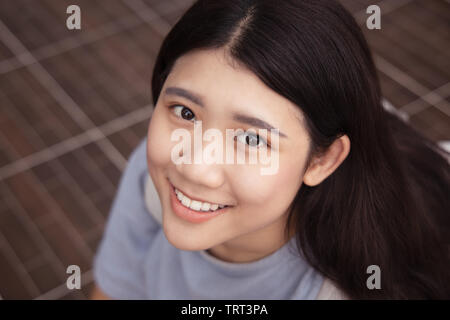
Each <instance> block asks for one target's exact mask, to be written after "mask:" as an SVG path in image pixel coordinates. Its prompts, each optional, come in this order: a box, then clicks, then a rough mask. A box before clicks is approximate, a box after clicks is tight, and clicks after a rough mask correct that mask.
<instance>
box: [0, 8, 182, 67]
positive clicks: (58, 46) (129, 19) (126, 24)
mask: <svg viewBox="0 0 450 320" xmlns="http://www.w3.org/2000/svg"><path fill="white" fill-rule="evenodd" d="M178 10H179V8H177V7H173V8H171V9H169V10H165V11H164V12H163V14H171V13H173V12H176V11H178ZM143 23H145V22H144V21H143V20H142V18H140V17H137V16H136V14H130V15H129V16H126V17H125V18H122V19H121V20H120V21H119V22H117V21H114V22H108V23H105V24H104V25H101V26H100V27H98V28H96V29H94V30H91V31H90V32H89V33H87V34H82V35H81V36H78V35H76V36H69V37H66V38H64V39H62V40H59V41H57V42H53V43H50V44H47V45H43V46H41V47H39V48H36V49H33V50H30V51H29V53H30V54H31V55H32V56H33V57H34V58H35V60H36V62H40V61H42V60H44V59H47V58H51V57H54V56H57V55H59V54H62V53H65V52H67V51H70V50H73V49H76V48H79V47H82V46H84V45H87V44H91V43H94V42H96V41H100V40H103V39H105V38H107V37H109V36H112V35H115V34H117V33H120V32H123V31H127V30H129V29H132V28H134V27H137V26H139V25H141V24H143ZM33 63H35V62H34V61H32V60H29V59H27V52H22V53H19V54H18V55H14V56H13V57H11V58H8V59H5V60H3V61H0V74H4V73H8V72H11V71H14V70H17V69H20V68H22V67H26V66H28V65H30V64H33Z"/></svg>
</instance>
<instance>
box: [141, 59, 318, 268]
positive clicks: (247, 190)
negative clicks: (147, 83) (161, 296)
mask: <svg viewBox="0 0 450 320" xmlns="http://www.w3.org/2000/svg"><path fill="white" fill-rule="evenodd" d="M229 61H230V60H229V59H227V58H226V56H225V54H224V51H222V50H202V51H194V52H191V53H188V54H186V55H184V56H182V57H180V58H179V59H178V60H177V61H176V63H175V65H174V67H173V68H172V71H171V73H170V74H169V76H168V77H167V80H166V81H165V83H164V86H163V88H162V90H161V94H160V96H159V99H158V102H157V105H156V107H155V109H154V113H153V115H152V118H151V121H150V126H149V130H148V145H147V154H148V167H149V172H150V175H151V177H152V179H153V181H154V184H155V186H156V189H157V191H158V194H159V197H160V199H161V205H162V209H163V229H164V232H165V235H166V237H167V239H168V240H169V242H170V243H171V244H172V245H174V246H175V247H177V248H179V249H182V250H206V249H210V250H209V252H210V253H211V254H213V255H216V256H217V257H219V258H222V259H224V260H229V261H249V260H254V259H258V258H260V257H262V256H265V255H267V254H269V253H271V252H273V251H275V250H276V249H278V248H279V247H281V246H282V245H283V244H284V243H285V242H286V239H285V238H284V233H283V232H284V228H285V224H286V219H287V210H288V207H289V206H290V204H291V202H292V200H293V199H294V197H295V195H296V193H297V192H298V190H299V188H300V187H301V184H302V180H303V173H304V169H305V164H306V160H307V155H308V150H309V137H308V134H307V131H306V128H305V126H304V125H303V121H302V114H301V112H300V110H299V108H298V107H296V106H295V105H294V104H292V103H291V102H290V101H289V100H287V99H285V98H284V97H282V96H280V95H279V94H277V93H276V92H274V91H273V90H271V89H270V88H269V87H267V86H266V85H265V84H264V83H263V82H262V81H261V80H260V79H259V78H257V77H256V76H255V75H254V74H253V73H252V72H250V71H248V70H247V69H244V68H237V67H232V66H231V65H230V63H229ZM194 121H201V122H202V129H203V131H206V130H207V129H212V128H214V129H217V130H219V131H221V132H223V137H224V139H226V129H235V130H236V129H243V130H244V131H246V130H248V129H250V128H252V129H254V130H255V131H256V133H259V128H260V127H263V126H267V125H270V126H272V127H274V128H277V129H279V131H280V137H279V144H278V147H277V148H276V149H275V148H274V149H271V150H270V152H271V155H272V156H275V155H276V156H277V157H278V161H279V167H278V170H277V172H276V173H275V174H272V175H262V174H261V170H260V169H261V167H264V166H265V165H263V164H259V163H257V164H249V163H245V164H237V163H223V164H217V163H213V164H206V163H198V164H197V163H192V164H175V163H174V162H173V161H172V158H171V154H172V149H173V148H174V146H175V145H176V144H177V143H178V142H176V141H171V136H172V133H173V132H174V131H175V130H176V129H186V130H187V131H189V132H190V133H191V135H192V137H194ZM270 137H271V136H270V131H269V134H268V135H267V136H264V137H261V138H262V139H259V142H258V138H257V137H255V136H250V135H248V134H243V135H240V136H239V137H237V138H236V140H235V141H234V148H235V150H237V149H241V150H245V152H247V154H248V152H250V150H252V148H259V147H260V146H263V145H264V142H263V141H265V140H267V142H268V143H269V144H270ZM225 143H226V142H225V141H224V143H223V145H224V146H225ZM207 144H208V142H203V146H206V145H207ZM246 144H247V145H246ZM249 144H250V145H249ZM242 148H244V149H242ZM192 150H194V147H192ZM224 153H225V152H224ZM235 153H236V151H235ZM173 186H174V187H175V188H176V189H177V190H179V191H181V192H182V193H183V194H185V195H187V196H188V197H190V198H191V199H194V200H201V201H204V202H208V203H211V204H224V205H229V207H228V208H226V210H223V212H221V213H219V214H217V215H215V216H214V217H212V218H211V219H208V220H206V221H203V222H201V223H198V222H197V223H194V222H192V221H189V220H186V219H185V218H183V217H182V216H180V215H179V214H176V213H175V211H176V210H178V209H175V211H174V207H173V204H172V203H171V201H173V195H172V192H173Z"/></svg>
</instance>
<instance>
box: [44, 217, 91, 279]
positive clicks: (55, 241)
mask: <svg viewBox="0 0 450 320" xmlns="http://www.w3.org/2000/svg"><path fill="white" fill-rule="evenodd" d="M40 229H41V232H42V233H43V235H44V237H45V239H46V240H47V242H48V243H49V245H50V246H51V248H52V249H53V250H54V251H55V253H56V255H57V256H58V258H59V259H60V260H61V262H62V263H63V265H64V266H65V267H68V266H69V265H73V264H74V265H78V266H79V267H80V269H81V273H83V272H85V271H87V270H89V269H90V268H91V263H92V261H91V259H92V256H90V253H87V252H85V253H83V252H82V251H81V250H83V249H80V244H79V243H78V239H75V238H73V237H71V235H70V233H69V231H68V230H67V228H66V227H64V226H63V225H61V224H60V223H58V222H52V223H49V224H48V225H46V226H40Z"/></svg>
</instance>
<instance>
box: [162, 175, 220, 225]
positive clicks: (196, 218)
mask: <svg viewBox="0 0 450 320" xmlns="http://www.w3.org/2000/svg"><path fill="white" fill-rule="evenodd" d="M170 202H171V205H172V210H173V211H174V212H175V214H176V215H177V216H179V217H180V218H182V219H184V220H186V221H189V222H193V223H201V222H204V221H207V220H209V219H212V218H214V217H216V216H218V215H220V214H223V213H225V212H226V211H228V209H229V207H226V208H222V209H219V210H216V211H205V212H198V211H195V210H192V209H189V208H186V207H185V206H183V205H182V204H181V202H180V200H178V198H177V195H176V193H175V188H174V187H173V186H172V185H171V184H170Z"/></svg>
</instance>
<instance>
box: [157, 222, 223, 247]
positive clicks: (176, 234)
mask: <svg viewBox="0 0 450 320" xmlns="http://www.w3.org/2000/svg"><path fill="white" fill-rule="evenodd" d="M163 231H164V234H165V236H166V238H167V241H169V243H170V244H171V245H172V246H174V247H175V248H177V249H179V250H186V251H201V250H207V249H209V248H211V247H212V246H214V245H215V243H212V242H211V241H208V240H207V239H205V237H204V236H202V235H199V236H195V235H189V234H187V233H186V232H180V230H175V229H174V228H171V227H170V226H167V225H166V224H163Z"/></svg>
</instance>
